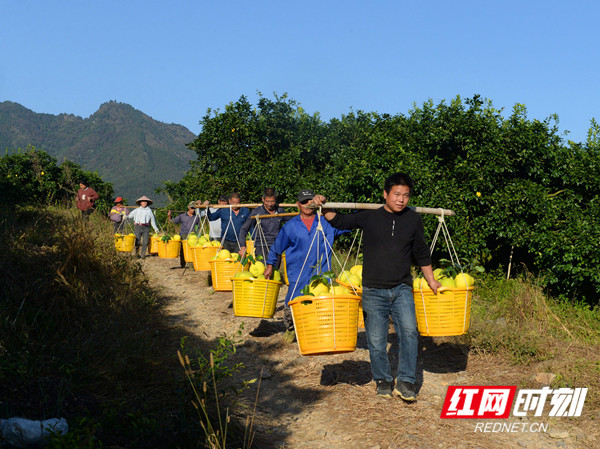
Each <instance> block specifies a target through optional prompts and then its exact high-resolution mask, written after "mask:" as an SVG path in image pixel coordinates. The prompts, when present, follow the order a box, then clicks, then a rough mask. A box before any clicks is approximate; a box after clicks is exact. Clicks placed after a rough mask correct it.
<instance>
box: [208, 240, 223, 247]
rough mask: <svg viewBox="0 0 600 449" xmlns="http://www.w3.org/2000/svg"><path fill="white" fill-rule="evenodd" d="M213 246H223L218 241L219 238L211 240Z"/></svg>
mask: <svg viewBox="0 0 600 449" xmlns="http://www.w3.org/2000/svg"><path fill="white" fill-rule="evenodd" d="M210 243H211V245H212V246H221V243H220V242H218V241H217V240H213V241H212V242H210Z"/></svg>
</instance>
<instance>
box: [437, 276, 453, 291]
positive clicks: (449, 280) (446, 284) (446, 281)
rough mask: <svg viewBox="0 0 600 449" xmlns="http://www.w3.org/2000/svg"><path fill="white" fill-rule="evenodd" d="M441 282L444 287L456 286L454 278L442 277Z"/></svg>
mask: <svg viewBox="0 0 600 449" xmlns="http://www.w3.org/2000/svg"><path fill="white" fill-rule="evenodd" d="M440 284H442V287H449V288H456V282H454V279H452V278H446V277H444V278H441V279H440Z"/></svg>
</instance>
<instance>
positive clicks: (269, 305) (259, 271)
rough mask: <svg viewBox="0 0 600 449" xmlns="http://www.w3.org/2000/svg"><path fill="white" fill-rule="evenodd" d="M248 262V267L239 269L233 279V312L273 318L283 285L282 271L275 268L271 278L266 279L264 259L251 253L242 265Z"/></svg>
mask: <svg viewBox="0 0 600 449" xmlns="http://www.w3.org/2000/svg"><path fill="white" fill-rule="evenodd" d="M248 263H250V266H249V267H248V269H247V270H242V271H238V272H237V273H236V274H235V275H234V276H233V279H232V284H233V313H234V314H235V315H236V316H248V317H256V318H273V315H274V314H275V306H276V305H277V296H278V295H279V288H280V287H281V285H282V282H281V273H280V272H279V270H273V272H272V273H271V279H266V278H265V274H264V273H265V264H264V263H263V262H262V261H260V260H257V259H255V258H254V256H252V255H250V256H246V257H244V258H243V259H242V260H241V264H242V266H247V264H248Z"/></svg>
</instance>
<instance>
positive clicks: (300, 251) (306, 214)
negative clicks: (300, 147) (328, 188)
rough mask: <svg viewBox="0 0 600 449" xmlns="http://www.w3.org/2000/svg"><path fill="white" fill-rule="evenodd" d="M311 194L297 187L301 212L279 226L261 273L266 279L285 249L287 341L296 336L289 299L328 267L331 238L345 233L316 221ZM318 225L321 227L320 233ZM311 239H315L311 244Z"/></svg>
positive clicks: (285, 338)
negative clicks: (287, 285)
mask: <svg viewBox="0 0 600 449" xmlns="http://www.w3.org/2000/svg"><path fill="white" fill-rule="evenodd" d="M314 196H315V194H314V192H313V191H312V190H310V189H302V190H300V192H299V193H298V196H297V202H296V205H297V206H298V209H299V210H300V215H296V216H295V217H294V218H292V219H291V220H290V221H288V222H287V223H286V224H285V226H283V227H282V228H281V231H279V233H278V234H277V238H276V239H275V243H273V246H272V247H271V250H270V251H269V255H268V256H267V261H266V268H265V273H264V275H265V278H267V279H269V278H270V277H271V274H272V273H273V266H275V265H276V264H277V261H278V260H281V254H283V252H284V251H285V259H286V264H287V272H288V279H289V281H290V285H289V287H288V292H287V295H286V296H285V308H284V309H283V322H284V324H285V327H286V331H285V334H284V335H283V339H284V341H286V342H287V343H293V342H294V341H295V339H296V332H295V330H294V321H293V319H292V312H291V310H290V307H289V305H288V304H289V302H290V301H291V300H292V299H294V298H295V297H297V296H301V295H302V291H301V290H302V287H304V286H305V285H307V284H308V283H309V282H310V278H311V277H312V276H314V275H316V274H320V273H321V272H325V271H329V270H330V269H331V247H332V246H333V241H334V239H335V238H336V237H337V236H338V235H340V234H343V233H344V232H346V231H340V230H338V229H334V228H333V227H332V226H331V225H330V224H329V223H327V222H326V221H325V220H322V221H319V219H318V218H317V217H316V213H317V211H316V209H315V208H311V207H309V203H310V202H311V200H312V199H313V197H314ZM319 224H320V225H321V227H322V228H323V229H322V232H319ZM315 234H316V235H315ZM325 239H326V240H327V242H326V241H325ZM313 240H316V242H315V244H314V245H311V242H313Z"/></svg>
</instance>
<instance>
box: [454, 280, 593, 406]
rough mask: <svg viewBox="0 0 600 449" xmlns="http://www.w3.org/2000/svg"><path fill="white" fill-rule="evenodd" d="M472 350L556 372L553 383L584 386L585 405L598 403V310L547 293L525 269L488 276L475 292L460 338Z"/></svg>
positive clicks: (481, 281)
mask: <svg viewBox="0 0 600 449" xmlns="http://www.w3.org/2000/svg"><path fill="white" fill-rule="evenodd" d="M460 340H461V341H462V342H463V343H466V344H468V345H469V346H470V348H471V350H472V351H479V352H483V353H493V354H500V355H503V356H506V357H508V359H509V360H510V361H511V363H512V364H514V365H523V366H528V367H530V368H531V369H533V370H535V372H543V373H552V374H554V375H555V376H556V378H555V380H554V381H553V384H552V387H553V388H560V387H574V386H577V387H588V388H589V390H588V397H587V399H586V409H587V410H598V408H600V376H599V374H600V362H599V361H598V356H597V354H598V353H599V352H600V310H599V308H598V306H596V307H595V308H591V307H590V306H588V305H585V304H577V303H575V304H574V303H570V302H566V301H559V300H555V299H552V298H549V297H548V296H547V295H545V294H544V291H543V289H542V287H541V285H540V282H539V280H537V279H536V278H534V277H532V276H531V275H530V274H528V273H524V274H522V275H520V276H519V277H517V278H516V279H510V280H506V279H503V278H500V277H498V276H492V275H488V276H486V277H484V278H482V279H480V280H479V282H478V284H477V289H476V291H475V294H474V297H473V304H472V317H471V327H470V329H469V332H468V334H466V335H465V336H462V337H460Z"/></svg>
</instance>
